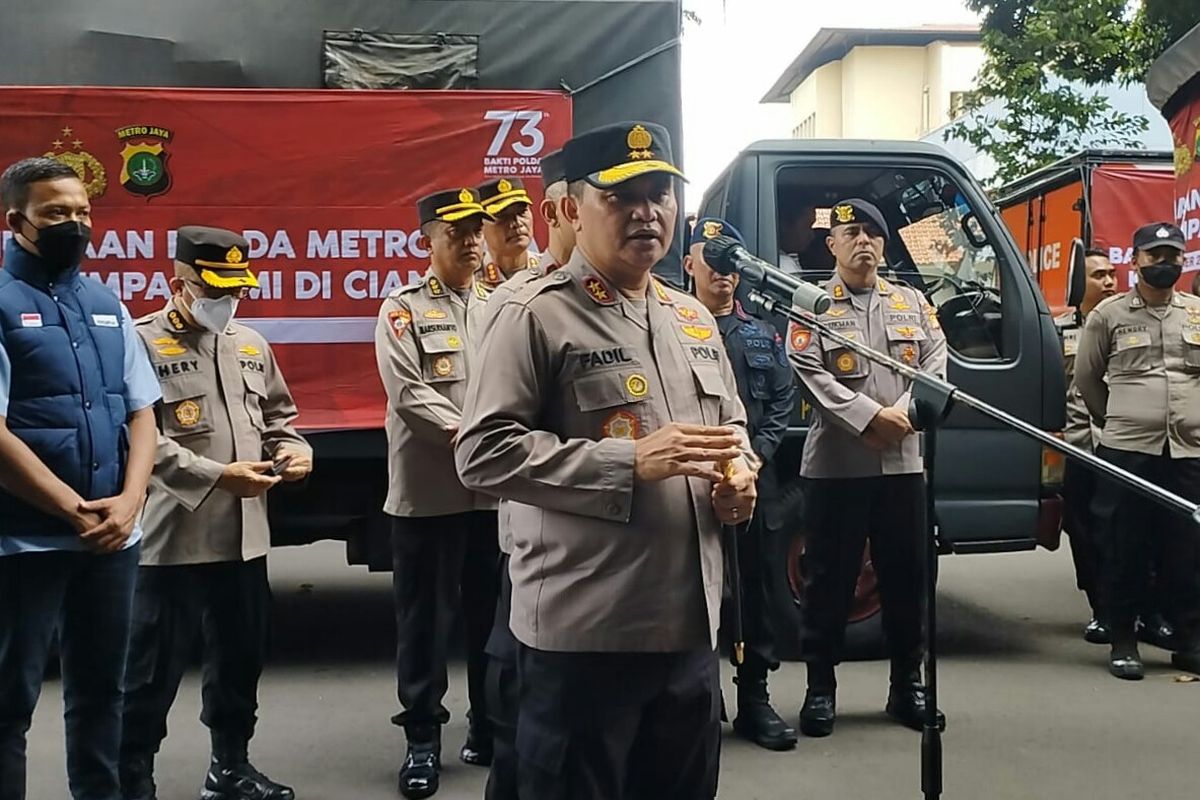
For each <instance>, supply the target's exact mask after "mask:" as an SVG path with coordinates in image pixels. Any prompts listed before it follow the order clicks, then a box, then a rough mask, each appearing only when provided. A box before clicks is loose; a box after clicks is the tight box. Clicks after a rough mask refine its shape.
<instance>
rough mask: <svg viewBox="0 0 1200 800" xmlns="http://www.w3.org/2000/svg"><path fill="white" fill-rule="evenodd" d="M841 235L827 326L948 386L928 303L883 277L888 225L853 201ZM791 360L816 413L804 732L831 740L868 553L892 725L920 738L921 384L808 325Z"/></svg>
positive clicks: (810, 467) (794, 330) (811, 437)
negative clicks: (914, 388) (915, 419)
mask: <svg viewBox="0 0 1200 800" xmlns="http://www.w3.org/2000/svg"><path fill="white" fill-rule="evenodd" d="M829 224H830V232H829V236H828V238H827V240H826V241H827V243H828V245H829V249H830V251H831V252H832V253H833V255H834V258H835V260H836V262H837V271H836V272H835V273H834V276H833V278H832V279H831V280H830V281H829V282H828V283H827V284H826V286H825V288H826V291H827V292H828V293H829V295H830V297H831V298H832V300H833V303H832V305H831V306H830V308H829V310H828V311H826V312H825V313H824V314H822V315H821V317H820V319H821V320H822V321H823V322H826V323H827V324H828V325H829V326H830V327H832V328H833V329H835V330H837V331H838V332H839V333H841V334H843V335H844V336H846V337H847V338H852V339H854V340H856V341H858V342H862V343H863V344H865V345H867V346H869V347H871V348H873V349H875V350H879V351H882V352H886V353H889V354H890V355H891V356H892V357H893V358H896V359H897V360H900V361H903V362H904V363H906V364H910V365H912V366H914V367H919V368H920V369H921V370H922V371H925V372H930V373H932V374H935V375H937V376H939V377H944V376H945V374H946V338H945V336H944V335H943V334H942V331H941V326H940V325H939V323H938V321H937V316H936V314H935V313H934V310H933V308H932V307H931V306H930V305H929V304H928V303H927V302H926V300H925V298H924V296H922V295H921V293H920V292H918V291H917V290H915V289H912V288H910V287H908V286H901V285H898V284H895V283H889V282H888V281H885V280H883V279H882V278H880V277H879V266H880V264H882V263H883V262H884V246H885V244H886V242H887V239H888V227H887V222H886V221H885V220H884V217H883V214H882V213H880V211H879V209H878V208H876V207H875V206H874V205H872V204H871V203H868V202H866V201H865V200H860V199H850V200H844V201H842V202H840V203H837V204H836V205H834V206H833V209H832V210H831V212H830V220H829ZM787 347H788V357H789V359H790V361H791V364H792V366H793V367H794V368H795V369H796V374H797V376H798V377H799V380H800V384H801V391H802V392H803V393H804V394H805V395H806V396H807V397H808V398H809V400H810V402H811V403H812V405H813V408H814V410H815V414H814V417H813V423H812V428H811V429H810V430H809V433H808V437H807V438H806V439H805V441H804V454H803V456H802V459H801V464H800V474H801V475H802V476H803V477H804V478H806V479H807V487H806V492H805V526H804V529H805V534H806V537H807V541H806V553H805V560H806V563H807V564H808V567H809V579H810V584H809V603H808V609H807V614H806V618H805V634H804V658H805V661H807V663H808V692H807V694H806V695H805V698H804V707H803V708H802V710H801V712H800V730H801V732H802V733H804V734H805V735H806V736H828V735H829V734H830V733H832V732H833V726H834V721H835V718H836V713H837V711H836V709H837V705H836V687H837V682H836V679H835V675H834V668H835V666H836V665H837V664H838V662H839V661H840V660H841V658H842V649H843V644H844V641H845V633H846V619H847V615H848V613H849V610H850V602H851V600H852V599H853V596H854V586H855V583H856V581H857V578H858V575H859V571H860V568H861V566H862V557H863V549H864V546H865V545H866V543H867V542H868V541H869V542H870V544H871V559H872V562H873V563H874V566H875V571H876V573H877V574H878V576H879V592H880V595H881V598H882V602H883V626H884V632H885V634H886V636H887V641H888V648H889V650H890V653H891V688H890V690H889V692H888V700H887V713H888V714H889V715H890V716H891V717H893V718H894V719H896V720H897V721H898V722H900V723H901V724H903V725H906V726H908V727H910V728H912V729H914V730H921V728H922V724H923V720H924V716H925V689H924V686H923V685H922V682H921V659H922V656H923V654H924V637H923V634H922V626H921V609H922V607H923V604H922V600H921V596H922V591H923V589H922V586H923V585H922V581H921V576H922V574H923V567H922V553H923V552H924V549H923V546H922V542H923V541H924V537H925V536H926V521H925V484H924V478H923V475H922V470H923V464H922V459H921V454H920V451H919V444H918V438H917V437H916V436H915V435H914V432H913V428H912V424H911V423H910V422H909V418H908V406H909V399H910V392H911V381H909V380H907V379H906V378H904V377H902V376H900V375H897V374H895V373H893V372H892V371H890V370H888V369H886V368H885V367H882V366H879V365H876V364H875V363H873V362H871V361H868V360H866V359H864V358H862V357H861V356H859V355H858V354H857V353H855V352H854V351H853V350H850V349H847V348H845V347H842V346H841V345H840V344H839V343H838V342H836V341H834V340H832V339H830V338H828V337H824V336H822V335H821V334H820V332H819V331H817V330H814V329H811V328H807V327H804V326H802V325H799V324H796V323H792V325H791V327H790V328H789V331H788V342H787Z"/></svg>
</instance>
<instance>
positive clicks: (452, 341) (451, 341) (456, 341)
mask: <svg viewBox="0 0 1200 800" xmlns="http://www.w3.org/2000/svg"><path fill="white" fill-rule="evenodd" d="M446 344H448V345H450V346H451V347H454V348H458V347H462V339H460V338H458V337H457V336H449V337H447V338H446Z"/></svg>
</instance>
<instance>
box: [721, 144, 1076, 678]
mask: <svg viewBox="0 0 1200 800" xmlns="http://www.w3.org/2000/svg"><path fill="white" fill-rule="evenodd" d="M846 197H861V198H865V199H867V200H869V201H871V202H873V203H875V204H876V205H878V206H879V208H880V210H881V211H882V212H883V214H884V216H885V217H886V218H887V220H888V223H889V225H890V226H891V229H892V231H893V232H894V233H895V235H893V236H892V237H891V240H890V242H889V244H888V246H887V249H886V261H887V266H886V268H885V273H886V274H889V275H890V276H891V277H892V278H893V279H897V280H902V281H905V282H907V283H909V284H910V285H913V286H915V287H917V288H919V289H920V290H921V291H923V292H924V293H925V295H926V297H928V298H929V301H930V302H931V303H932V304H933V305H934V306H935V307H936V308H937V311H938V316H939V318H940V320H941V324H942V328H943V330H944V331H945V334H946V338H947V341H948V345H949V379H950V380H951V381H952V382H953V383H955V384H956V385H958V386H959V387H961V388H962V389H963V390H964V391H966V392H969V393H971V394H973V395H975V396H976V397H979V398H981V399H983V400H985V401H987V402H989V403H992V404H994V405H996V406H999V407H1001V408H1003V409H1005V410H1006V411H1008V412H1010V413H1012V414H1015V415H1016V416H1018V417H1020V418H1021V419H1023V420H1025V421H1026V422H1029V423H1031V424H1033V425H1036V426H1038V427H1039V428H1042V429H1043V430H1047V431H1057V430H1060V429H1061V428H1062V425H1063V414H1064V408H1063V397H1064V392H1065V386H1064V377H1063V365H1062V357H1061V350H1060V348H1059V340H1058V335H1057V333H1056V331H1055V327H1054V323H1053V319H1052V317H1051V315H1050V311H1049V309H1048V308H1047V305H1046V302H1045V300H1044V299H1043V297H1042V295H1041V293H1040V292H1039V291H1038V287H1037V284H1036V283H1035V281H1034V280H1033V278H1032V277H1031V275H1030V273H1029V271H1028V269H1027V268H1026V265H1025V260H1024V257H1023V253H1022V251H1021V250H1020V248H1018V247H1017V245H1016V242H1015V241H1014V240H1013V237H1012V234H1011V233H1010V232H1009V230H1008V228H1007V227H1006V226H1005V224H1004V222H1003V220H1002V219H1001V217H1000V214H999V212H998V211H997V209H996V208H995V206H993V205H992V203H991V202H990V201H989V200H988V197H987V194H986V193H985V192H984V190H983V188H982V187H981V186H980V185H979V183H978V182H977V181H976V180H975V179H974V178H973V177H972V176H971V174H970V173H969V172H967V170H966V169H965V168H964V167H963V166H962V165H961V164H960V163H958V162H957V161H956V160H955V159H954V158H952V157H951V156H950V155H949V154H948V153H947V152H946V151H945V150H943V149H942V148H940V147H938V146H937V145H933V144H926V143H921V142H892V141H889V142H882V141H853V140H829V141H822V140H785V141H760V142H755V143H753V144H751V145H750V146H748V147H747V148H745V149H744V150H743V151H742V152H741V153H740V154H739V155H738V156H737V158H736V159H734V160H733V162H732V163H731V164H730V165H729V166H728V167H727V168H726V169H725V170H724V171H723V172H722V173H721V175H720V176H719V177H718V178H717V180H716V181H715V182H714V183H713V184H712V186H711V187H710V188H709V190H708V191H707V192H706V193H705V195H704V199H703V201H702V203H701V204H700V207H699V214H700V216H708V215H712V216H718V217H723V218H724V219H727V220H729V221H730V222H732V223H733V224H734V225H735V226H736V227H737V228H738V229H739V230H740V231H741V232H742V234H743V236H744V237H745V239H746V242H747V245H748V247H749V249H750V250H751V251H753V252H755V253H756V254H757V255H758V256H759V257H760V258H762V259H764V260H766V261H769V262H772V263H775V262H777V261H778V260H779V258H780V255H781V252H784V251H785V242H784V238H783V236H782V229H783V228H784V227H785V226H788V225H790V224H792V221H793V220H794V219H795V218H796V216H797V215H798V214H799V216H800V217H801V218H804V219H811V218H812V217H810V216H808V214H809V213H810V212H808V211H804V210H801V209H815V215H814V216H815V219H816V223H815V225H816V230H814V231H813V234H814V235H813V236H812V241H811V242H810V244H809V246H808V247H807V249H806V250H805V251H804V252H801V253H792V254H789V255H790V257H791V259H792V260H793V261H798V262H799V265H800V268H801V270H802V274H803V276H804V277H805V278H808V279H811V280H816V281H820V280H823V279H825V278H827V277H828V276H829V275H830V274H831V272H832V268H833V260H832V256H830V255H829V253H828V248H827V247H825V245H824V242H825V236H826V235H827V232H828V231H827V225H828V223H827V220H828V210H829V208H830V207H831V206H832V205H833V204H834V203H836V202H837V201H838V200H839V199H842V198H846ZM775 323H776V324H777V325H779V326H783V325H785V323H784V321H783V320H780V319H776V320H775ZM781 330H782V328H781ZM809 412H810V409H808V408H807V404H801V406H800V407H798V408H797V410H796V413H795V417H794V419H793V425H792V426H791V427H790V428H789V432H788V438H787V440H786V441H785V443H784V446H783V447H782V448H781V449H780V451H779V455H778V456H777V463H778V468H779V469H780V474H781V477H782V478H783V479H785V481H784V482H785V485H786V489H785V499H786V500H787V501H789V503H788V506H789V508H790V513H789V514H788V515H787V519H788V520H790V522H789V523H788V525H787V526H785V530H784V531H783V533H782V535H779V536H775V537H773V539H774V540H773V541H772V542H771V543H770V547H771V552H773V553H774V555H775V558H774V563H775V564H776V565H777V567H776V568H774V570H773V573H772V574H771V576H770V580H771V587H770V589H771V594H772V597H773V598H774V600H775V603H774V611H775V614H776V619H775V623H776V630H777V631H778V632H779V635H780V640H781V649H782V651H783V654H784V655H785V656H789V657H792V656H795V655H796V653H797V649H798V648H797V645H798V639H799V635H800V632H801V630H802V626H803V610H804V603H805V574H804V573H805V570H804V531H803V528H802V527H801V526H800V525H799V524H798V522H797V516H796V515H797V514H798V513H799V510H800V509H799V506H800V502H801V500H800V494H799V489H800V482H799V479H798V478H797V477H796V476H797V475H798V473H799V456H800V451H801V447H802V444H803V438H804V433H805V430H806V427H807V426H806V425H805V422H804V419H805V415H806V414H807V413H809ZM1061 467H1062V460H1061V458H1060V457H1059V456H1058V455H1057V454H1055V453H1053V452H1052V451H1049V450H1044V449H1043V448H1042V446H1041V445H1039V444H1038V443H1036V442H1034V441H1032V440H1029V439H1027V438H1025V437H1023V436H1020V435H1018V434H1016V433H1014V432H1012V431H1009V430H1006V429H1004V428H1002V427H1000V426H999V425H997V424H996V423H994V422H992V421H990V420H988V419H985V418H984V417H982V416H981V415H978V414H975V413H973V412H970V411H968V410H966V409H957V410H955V411H954V412H953V413H952V414H951V415H950V418H949V419H948V421H947V422H946V426H945V428H944V430H943V431H942V433H941V435H940V438H939V443H938V455H937V462H936V464H935V470H934V472H935V496H936V508H937V520H938V523H939V527H940V536H939V540H938V545H939V547H940V548H941V550H942V551H943V552H946V553H963V554H968V553H996V552H1010V551H1018V550H1031V549H1033V548H1035V547H1036V546H1038V545H1039V544H1041V545H1043V546H1047V547H1051V548H1053V547H1057V544H1058V534H1059V522H1060V518H1061V500H1060V498H1059V494H1058V493H1059V489H1060V483H1061V479H1062V470H1061ZM878 610H879V605H878V595H877V592H876V591H875V580H874V573H873V571H872V570H871V566H870V553H869V551H868V552H867V553H865V554H864V569H863V573H862V575H861V577H860V580H859V584H858V588H857V591H856V598H855V606H854V610H853V612H852V614H853V620H854V622H855V625H853V626H852V628H851V630H850V632H849V635H850V639H849V640H850V642H851V644H852V645H853V643H854V642H855V641H856V640H857V643H858V644H859V645H860V646H865V645H869V644H873V643H877V642H878V641H879V629H878V624H879V621H878V614H877V612H878Z"/></svg>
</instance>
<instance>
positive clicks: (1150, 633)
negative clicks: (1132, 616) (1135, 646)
mask: <svg viewBox="0 0 1200 800" xmlns="http://www.w3.org/2000/svg"><path fill="white" fill-rule="evenodd" d="M1137 637H1138V640H1139V641H1142V642H1145V643H1146V644H1148V645H1150V646H1152V647H1161V648H1162V649H1163V650H1172V651H1173V650H1177V649H1178V648H1179V643H1178V642H1177V641H1176V640H1175V628H1174V626H1172V625H1171V623H1169V622H1167V620H1166V619H1165V618H1164V617H1163V615H1162V614H1158V613H1154V614H1146V615H1144V616H1143V617H1142V618H1141V619H1140V620H1138V623H1137Z"/></svg>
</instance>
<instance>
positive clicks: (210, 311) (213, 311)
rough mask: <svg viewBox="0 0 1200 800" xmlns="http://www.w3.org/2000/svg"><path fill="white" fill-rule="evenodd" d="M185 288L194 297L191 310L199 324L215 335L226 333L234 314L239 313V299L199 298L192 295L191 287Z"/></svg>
mask: <svg viewBox="0 0 1200 800" xmlns="http://www.w3.org/2000/svg"><path fill="white" fill-rule="evenodd" d="M184 288H185V289H187V293H188V294H189V295H191V296H192V303H191V306H190V309H191V312H192V317H193V318H194V319H195V320H196V322H197V324H199V325H200V327H202V328H204V329H205V330H209V331H212V332H213V333H216V334H222V333H224V332H225V329H226V328H228V327H229V323H231V322H233V316H234V314H236V313H237V307H238V298H236V297H234V296H233V295H231V294H227V295H225V296H224V297H218V298H215V299H214V298H211V297H197V296H196V295H195V294H193V293H192V290H191V287H189V286H185V287H184Z"/></svg>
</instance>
